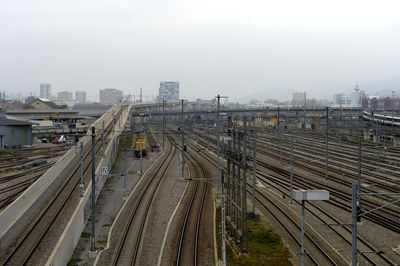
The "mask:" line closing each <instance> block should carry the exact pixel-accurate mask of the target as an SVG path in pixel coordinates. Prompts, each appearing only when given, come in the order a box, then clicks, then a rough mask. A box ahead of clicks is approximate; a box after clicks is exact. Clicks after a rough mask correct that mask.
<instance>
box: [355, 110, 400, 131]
mask: <svg viewBox="0 0 400 266" xmlns="http://www.w3.org/2000/svg"><path fill="white" fill-rule="evenodd" d="M396 115H397V114H396ZM362 118H363V119H364V120H365V121H370V122H372V123H378V124H382V125H386V126H395V127H399V126H400V117H398V116H392V115H381V114H376V113H373V112H366V111H364V112H363V117H362Z"/></svg>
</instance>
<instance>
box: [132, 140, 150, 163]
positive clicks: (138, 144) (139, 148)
mask: <svg viewBox="0 0 400 266" xmlns="http://www.w3.org/2000/svg"><path fill="white" fill-rule="evenodd" d="M133 146H134V148H135V156H136V158H140V157H145V156H146V153H147V150H146V148H147V140H146V138H145V137H143V136H138V137H136V138H135V140H134V143H133Z"/></svg>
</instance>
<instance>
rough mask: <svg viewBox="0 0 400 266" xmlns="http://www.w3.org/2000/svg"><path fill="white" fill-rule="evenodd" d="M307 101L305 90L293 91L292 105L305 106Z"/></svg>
mask: <svg viewBox="0 0 400 266" xmlns="http://www.w3.org/2000/svg"><path fill="white" fill-rule="evenodd" d="M306 101H307V96H306V92H293V97H292V105H294V106H303V107H304V106H305V105H306Z"/></svg>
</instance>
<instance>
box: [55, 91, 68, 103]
mask: <svg viewBox="0 0 400 266" xmlns="http://www.w3.org/2000/svg"><path fill="white" fill-rule="evenodd" d="M57 99H58V100H60V101H66V102H70V101H72V92H69V91H60V92H59V93H57Z"/></svg>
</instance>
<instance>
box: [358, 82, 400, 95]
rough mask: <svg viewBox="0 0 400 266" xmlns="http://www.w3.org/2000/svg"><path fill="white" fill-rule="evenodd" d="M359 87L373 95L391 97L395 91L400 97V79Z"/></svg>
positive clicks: (363, 84) (360, 85)
mask: <svg viewBox="0 0 400 266" xmlns="http://www.w3.org/2000/svg"><path fill="white" fill-rule="evenodd" d="M359 87H360V89H361V90H364V91H365V92H367V93H368V94H371V95H378V96H381V97H383V96H390V95H392V91H395V92H396V96H400V78H395V79H390V80H382V81H374V82H367V83H360V84H359Z"/></svg>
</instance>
